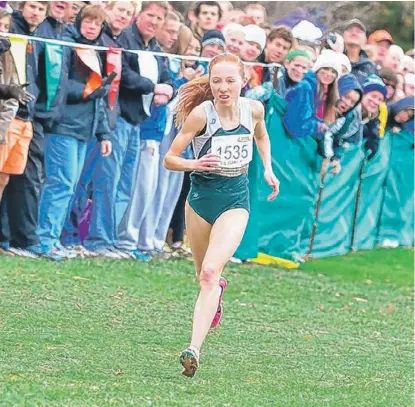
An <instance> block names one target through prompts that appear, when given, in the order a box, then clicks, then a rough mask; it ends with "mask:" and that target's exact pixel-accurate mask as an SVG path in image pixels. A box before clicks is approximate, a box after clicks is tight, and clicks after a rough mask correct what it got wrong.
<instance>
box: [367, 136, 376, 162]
mask: <svg viewBox="0 0 415 407" xmlns="http://www.w3.org/2000/svg"><path fill="white" fill-rule="evenodd" d="M378 149H379V140H378V139H367V140H366V143H365V150H366V151H370V154H369V155H368V157H367V159H368V161H370V160H371V159H372V158H373V157H374V156H375V155H376V153H377V152H378Z"/></svg>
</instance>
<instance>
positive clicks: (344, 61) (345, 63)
mask: <svg viewBox="0 0 415 407" xmlns="http://www.w3.org/2000/svg"><path fill="white" fill-rule="evenodd" d="M338 57H339V62H340V65H341V68H342V76H343V75H347V74H348V73H351V72H352V64H351V63H350V59H349V58H347V55H345V54H342V53H341V54H338Z"/></svg>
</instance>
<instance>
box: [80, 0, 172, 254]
mask: <svg viewBox="0 0 415 407" xmlns="http://www.w3.org/2000/svg"><path fill="white" fill-rule="evenodd" d="M168 9H169V8H168V4H167V2H162V1H149V2H143V3H142V8H141V11H140V13H139V18H138V19H137V21H136V23H135V24H133V25H132V26H131V27H130V28H128V29H127V30H125V31H124V32H123V33H122V34H121V35H120V37H119V39H118V43H119V45H120V46H122V47H123V48H124V49H136V50H137V49H138V50H149V51H156V52H159V51H160V47H159V45H158V43H157V41H156V39H155V34H156V32H157V31H158V30H159V29H160V28H161V26H162V25H163V23H164V19H165V17H166V15H167V12H168ZM153 94H154V97H153ZM172 95H173V87H172V85H171V79H170V76H169V74H168V71H167V68H166V65H165V61H164V60H163V59H160V58H155V57H154V56H153V55H151V54H150V53H149V54H148V55H144V54H142V56H140V58H137V55H135V54H132V53H126V52H125V53H124V54H123V66H122V78H121V84H120V93H119V102H120V108H121V114H120V116H119V118H118V120H117V126H116V130H115V132H114V134H113V140H114V143H115V145H114V154H113V155H112V156H110V157H109V158H108V160H101V164H100V165H99V166H98V168H97V172H98V173H99V174H100V177H99V178H98V177H97V179H94V181H93V182H94V194H95V195H94V196H95V197H96V199H94V200H93V202H92V205H93V208H92V218H91V224H90V228H89V233H88V236H87V239H86V240H85V242H84V246H85V247H86V249H88V250H89V251H92V252H95V253H99V254H101V255H104V256H106V257H113V258H119V257H120V256H121V254H120V251H119V250H117V249H116V246H117V245H118V246H119V249H120V250H121V251H123V252H125V253H123V254H127V255H128V256H130V257H131V258H133V259H136V260H148V259H149V257H148V256H143V255H142V253H139V252H138V251H137V250H136V246H134V242H132V243H131V242H130V241H128V238H127V237H126V235H127V234H128V230H127V226H128V221H129V219H130V218H129V216H128V214H126V212H127V209H128V208H129V204H130V202H131V200H132V196H133V194H134V191H135V188H136V177H137V170H138V165H139V156H140V124H141V123H142V122H143V121H144V120H146V119H147V118H148V117H149V116H150V114H151V113H150V106H151V104H154V105H163V104H166V103H167V102H168V101H169V100H170V98H171V97H172ZM130 209H131V208H130ZM132 211H134V208H132ZM129 213H130V212H129ZM122 221H123V222H124V223H123V225H122V227H121V226H120V225H121V222H122ZM119 232H120V233H123V234H124V235H125V237H124V238H120V236H121V235H120V234H119ZM111 252H112V254H111Z"/></svg>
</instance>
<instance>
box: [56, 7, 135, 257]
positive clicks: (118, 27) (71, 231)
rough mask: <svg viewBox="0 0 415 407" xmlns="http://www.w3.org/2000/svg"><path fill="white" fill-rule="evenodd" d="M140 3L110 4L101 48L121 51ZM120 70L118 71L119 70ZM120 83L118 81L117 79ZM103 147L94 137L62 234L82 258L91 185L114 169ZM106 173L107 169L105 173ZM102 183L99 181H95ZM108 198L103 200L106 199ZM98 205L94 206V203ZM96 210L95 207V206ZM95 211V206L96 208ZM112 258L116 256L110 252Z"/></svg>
mask: <svg viewBox="0 0 415 407" xmlns="http://www.w3.org/2000/svg"><path fill="white" fill-rule="evenodd" d="M136 7H137V3H136V2H134V1H130V2H124V1H111V2H109V3H108V4H107V6H106V7H105V9H104V11H105V13H106V15H107V22H108V23H107V24H104V30H103V32H102V35H101V37H100V39H99V41H100V45H103V46H106V47H110V48H111V47H113V48H122V45H121V37H122V34H123V32H124V30H125V29H127V27H129V26H130V24H131V21H132V19H133V17H134V16H135V11H136ZM100 58H101V60H102V66H103V68H104V69H105V71H107V72H108V71H112V69H113V67H112V66H111V63H112V61H111V62H110V61H108V58H107V53H106V52H100ZM118 69H119V68H118ZM118 80H119V79H118ZM115 91H116V92H117V94H116V96H115V102H114V104H113V105H112V106H111V103H110V97H111V96H110V94H108V95H106V96H105V97H104V98H103V101H104V105H105V108H106V113H107V118H108V125H109V128H110V130H111V132H114V131H115V130H116V125H117V119H118V116H119V115H120V104H119V100H118V92H119V88H118V86H116V87H115ZM117 141H118V140H114V135H113V140H112V144H113V148H114V155H116V154H117V153H118V150H117V147H118V146H119V144H118V142H117ZM100 150H101V148H100V144H99V142H97V141H96V140H95V139H94V138H91V139H90V141H89V143H88V146H87V151H86V160H85V162H84V166H83V169H82V173H81V176H80V178H79V182H78V184H77V188H76V193H75V197H74V198H73V201H72V208H71V211H69V213H68V216H67V219H66V222H65V226H64V229H63V231H62V236H61V242H62V244H63V245H64V246H65V247H67V248H68V249H71V250H72V251H76V252H78V254H80V255H83V256H85V255H90V254H91V253H88V252H86V251H85V250H84V249H83V248H82V246H81V236H80V228H79V224H80V222H81V219H82V216H83V213H84V210H85V207H86V206H87V203H88V198H89V197H90V194H91V192H90V188H91V183H92V184H93V183H94V178H95V176H98V177H99V176H100V175H97V171H98V170H97V168H100V169H101V170H103V168H104V169H106V168H107V167H109V166H111V164H112V162H113V161H112V160H113V158H114V156H113V155H111V156H110V157H103V156H102V155H101V151H100ZM103 171H104V170H103ZM96 182H98V183H99V181H96ZM106 198H107V197H104V198H103V199H104V200H105V199H106ZM94 204H95V203H94ZM93 207H94V206H93ZM94 208H95V207H94ZM111 255H113V253H111Z"/></svg>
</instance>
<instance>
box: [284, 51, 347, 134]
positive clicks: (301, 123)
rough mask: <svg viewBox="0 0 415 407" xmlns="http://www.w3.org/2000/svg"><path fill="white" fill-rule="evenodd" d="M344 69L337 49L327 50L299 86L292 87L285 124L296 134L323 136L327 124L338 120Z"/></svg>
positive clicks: (288, 95)
mask: <svg viewBox="0 0 415 407" xmlns="http://www.w3.org/2000/svg"><path fill="white" fill-rule="evenodd" d="M340 73H341V67H340V63H339V62H338V57H337V53H336V52H334V51H331V50H324V51H323V52H322V54H321V55H320V56H319V57H318V59H317V61H316V63H315V65H314V67H313V70H312V71H311V72H308V73H307V74H306V75H305V77H304V79H303V80H302V81H301V82H299V83H298V85H297V86H295V87H293V88H291V89H289V90H288V92H287V96H286V101H287V111H286V113H285V115H284V117H283V124H284V127H285V129H286V130H287V132H288V133H289V134H290V135H291V136H292V137H294V138H300V137H310V136H314V135H317V136H321V135H322V134H323V133H324V132H325V131H327V129H328V127H327V124H328V123H333V122H334V121H335V103H336V101H337V98H338V96H337V95H338V90H337V79H338V77H339V76H340Z"/></svg>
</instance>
